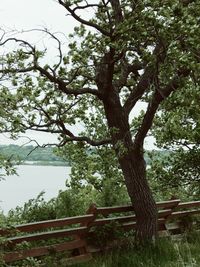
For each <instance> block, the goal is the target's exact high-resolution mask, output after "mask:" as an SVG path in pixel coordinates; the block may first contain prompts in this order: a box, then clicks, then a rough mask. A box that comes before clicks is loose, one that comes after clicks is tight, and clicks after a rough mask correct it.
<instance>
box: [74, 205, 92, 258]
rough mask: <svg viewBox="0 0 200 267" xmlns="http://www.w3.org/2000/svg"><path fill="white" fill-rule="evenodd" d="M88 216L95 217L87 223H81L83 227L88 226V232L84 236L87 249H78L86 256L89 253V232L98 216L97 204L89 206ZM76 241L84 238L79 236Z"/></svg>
mask: <svg viewBox="0 0 200 267" xmlns="http://www.w3.org/2000/svg"><path fill="white" fill-rule="evenodd" d="M86 214H91V215H93V217H91V219H90V220H88V221H87V223H81V226H86V227H87V232H86V234H85V235H84V241H85V247H81V248H79V249H78V251H79V254H86V253H88V248H87V242H86V238H87V235H88V232H89V229H90V225H91V223H92V222H93V221H94V220H95V219H96V216H97V207H96V204H95V203H92V204H91V205H90V206H89V208H88V210H87V211H86ZM76 239H82V237H80V236H77V238H76Z"/></svg>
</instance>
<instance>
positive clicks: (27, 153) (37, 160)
mask: <svg viewBox="0 0 200 267" xmlns="http://www.w3.org/2000/svg"><path fill="white" fill-rule="evenodd" d="M54 150H55V148H53V147H34V146H31V145H28V146H18V145H0V154H1V155H4V156H6V157H7V158H9V159H10V160H11V161H14V162H21V164H26V163H28V162H30V161H31V162H32V164H42V165H64V166H70V163H69V162H67V161H64V160H63V159H62V158H61V157H58V156H57V155H56V154H55V152H54ZM169 153H170V152H169V151H158V150H156V151H146V152H145V160H146V164H147V165H149V164H150V162H151V158H154V159H155V158H162V157H164V156H166V155H169Z"/></svg>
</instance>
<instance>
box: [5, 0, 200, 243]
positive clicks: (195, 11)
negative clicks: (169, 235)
mask: <svg viewBox="0 0 200 267" xmlns="http://www.w3.org/2000/svg"><path fill="white" fill-rule="evenodd" d="M57 2H58V3H59V4H60V5H61V6H63V8H65V9H66V11H67V13H68V14H69V15H71V17H72V18H74V19H75V20H76V21H77V22H79V23H80V26H77V27H75V28H74V33H73V34H71V35H70V37H71V38H72V41H71V43H70V44H69V50H67V49H64V46H63V44H62V42H61V41H60V40H59V38H58V36H57V35H56V34H53V33H50V32H49V31H48V30H44V31H45V32H46V34H48V35H49V36H50V37H52V39H53V40H54V41H56V42H57V44H58V62H56V63H54V64H50V63H49V64H45V63H44V61H45V60H44V56H45V53H46V51H40V50H39V49H37V48H36V46H34V45H32V44H31V43H30V42H28V41H27V40H23V39H20V38H17V37H13V35H12V36H11V37H9V36H7V35H6V33H4V32H3V34H2V38H1V44H0V45H1V48H4V50H3V51H4V53H3V54H2V56H1V62H2V63H1V73H2V79H4V80H6V81H7V83H5V84H4V85H3V86H1V105H2V106H3V107H4V108H5V110H6V111H7V114H6V120H7V121H8V122H9V123H8V124H7V127H6V128H4V131H10V132H14V133H15V134H17V133H18V132H25V131H26V130H27V129H31V130H35V131H44V132H51V133H55V134H58V135H59V137H58V138H59V146H64V145H65V144H66V143H68V142H85V143H87V144H89V145H90V146H100V145H112V148H113V150H114V151H115V155H116V157H117V159H118V162H119V165H120V168H121V170H122V172H123V176H124V180H125V184H126V187H127V191H128V194H129V196H130V199H131V201H132V203H133V206H134V210H135V213H136V218H137V224H136V236H137V238H138V239H139V240H144V239H152V238H154V237H155V236H156V235H157V210H156V205H155V201H154V199H153V196H152V193H151V190H150V188H149V185H148V182H147V179H146V165H145V161H144V156H143V153H144V151H143V143H144V139H145V137H146V136H147V133H148V131H149V130H150V128H151V126H152V123H153V119H154V117H155V115H156V113H157V112H158V111H159V107H160V105H161V103H162V102H163V101H164V100H166V99H167V98H170V97H172V96H173V95H174V94H176V92H178V91H179V90H180V89H181V90H184V88H186V87H187V84H188V82H190V83H195V82H196V80H197V79H194V77H198V75H199V73H198V72H199V45H198V42H199V35H200V30H199V26H198V22H199V11H200V6H199V4H198V2H197V1H192V0H173V1H172V0H170V1H169V0H166V1H162V2H161V1H159V0H155V1H149V0H145V1H137V0H135V1H130V0H121V1H120V0H108V1H105V0H101V1H83V0H74V1H62V0H58V1H57ZM88 10H89V11H90V16H91V17H90V18H88V16H85V14H88V12H86V11H88ZM10 42H14V43H16V44H18V45H19V47H18V49H17V48H16V47H15V51H13V52H9V51H8V52H7V53H6V52H5V47H6V45H7V44H10ZM9 80H11V81H12V87H13V90H12V91H10V90H9V87H10V88H11V85H8V83H9V82H8V81H9ZM195 86H196V85H195ZM140 102H146V103H147V105H148V106H147V109H146V110H145V111H143V112H142V113H141V116H139V118H138V120H136V121H135V122H134V123H133V125H132V123H131V122H130V120H131V117H130V114H131V111H132V110H133V109H134V108H135V107H136V104H137V103H140ZM5 104H6V105H5ZM88 120H89V121H90V122H93V124H92V123H91V128H90V130H89V131H86V132H87V135H83V134H82V133H79V134H75V133H74V132H73V129H72V128H70V127H69V126H70V125H75V124H77V123H79V122H81V123H82V124H84V126H86V125H87V123H88ZM100 123H101V124H100ZM98 127H104V129H105V130H104V131H99V130H98ZM83 132H84V131H83Z"/></svg>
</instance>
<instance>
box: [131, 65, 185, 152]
mask: <svg viewBox="0 0 200 267" xmlns="http://www.w3.org/2000/svg"><path fill="white" fill-rule="evenodd" d="M189 74H190V70H188V69H182V70H179V71H178V72H177V75H176V76H175V77H174V78H173V79H172V80H171V81H170V82H169V84H168V85H167V86H166V87H165V88H163V89H162V90H156V91H155V93H154V95H153V98H152V100H151V102H150V103H149V105H148V108H147V111H146V114H145V116H144V118H143V121H142V124H141V126H140V128H139V130H138V132H137V134H136V136H135V140H134V146H135V148H140V147H141V146H142V145H143V142H144V138H145V137H146V135H147V132H148V131H149V129H150V128H151V126H152V123H153V119H154V116H155V114H156V111H157V109H158V107H159V105H160V103H161V102H162V101H164V100H165V98H167V97H168V96H169V95H170V94H171V93H172V92H174V91H175V90H177V89H178V88H179V86H180V82H181V80H182V78H184V77H187V76H189Z"/></svg>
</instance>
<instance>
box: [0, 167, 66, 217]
mask: <svg viewBox="0 0 200 267" xmlns="http://www.w3.org/2000/svg"><path fill="white" fill-rule="evenodd" d="M17 173H18V175H19V176H16V175H12V176H8V177H6V178H5V180H2V181H0V208H1V210H2V211H3V212H4V213H5V214H6V213H7V212H8V210H10V209H12V208H15V207H16V206H22V205H23V204H24V203H25V202H26V201H28V200H29V199H31V198H35V197H36V196H37V195H38V194H39V193H40V192H41V191H45V195H44V198H45V200H49V199H51V198H52V197H55V196H57V194H58V192H59V190H64V189H66V186H65V182H66V180H67V179H68V178H69V174H70V167H62V166H33V165H20V166H18V169H17Z"/></svg>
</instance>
